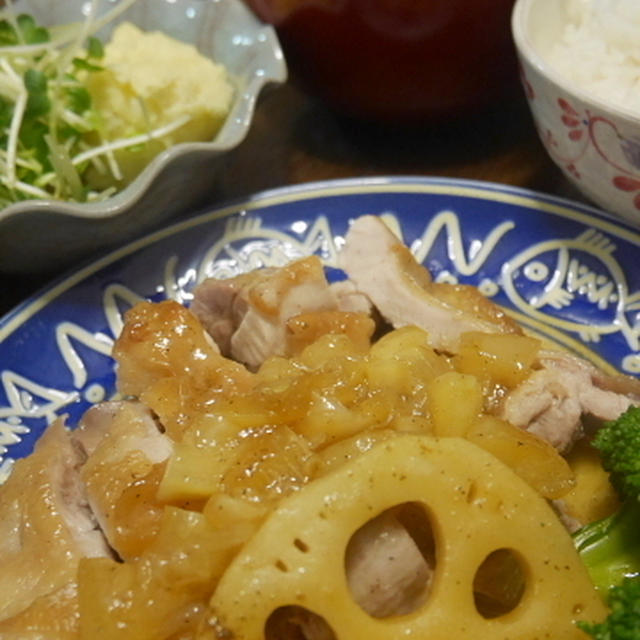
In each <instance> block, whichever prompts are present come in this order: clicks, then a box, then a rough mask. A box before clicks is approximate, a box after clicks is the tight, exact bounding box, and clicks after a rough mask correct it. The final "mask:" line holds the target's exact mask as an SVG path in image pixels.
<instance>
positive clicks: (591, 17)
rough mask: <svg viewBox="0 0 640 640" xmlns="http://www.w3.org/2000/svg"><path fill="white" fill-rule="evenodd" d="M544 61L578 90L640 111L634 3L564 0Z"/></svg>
mask: <svg viewBox="0 0 640 640" xmlns="http://www.w3.org/2000/svg"><path fill="white" fill-rule="evenodd" d="M565 1H566V8H567V14H568V17H569V22H568V23H567V25H566V27H565V29H564V32H563V34H562V39H561V40H560V42H558V43H556V45H555V46H554V47H553V48H552V50H551V52H550V55H549V62H550V63H551V65H552V66H553V67H555V68H556V70H557V71H558V72H559V73H561V74H562V75H563V76H565V77H566V78H567V79H569V80H571V81H572V82H574V83H575V84H576V85H578V86H580V87H581V88H582V89H583V90H584V91H587V92H589V93H591V94H593V95H594V96H596V97H599V98H600V99H602V100H604V101H606V102H608V103H612V104H615V105H617V106H620V107H624V108H627V109H632V110H634V111H638V112H640V0H565Z"/></svg>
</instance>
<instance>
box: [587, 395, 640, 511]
mask: <svg viewBox="0 0 640 640" xmlns="http://www.w3.org/2000/svg"><path fill="white" fill-rule="evenodd" d="M593 446H594V447H596V449H598V450H599V451H600V453H601V454H602V466H603V467H604V469H605V471H608V472H609V474H610V478H611V483H612V484H613V486H614V487H615V488H616V489H617V490H618V492H619V493H620V495H621V496H622V497H623V498H630V499H636V500H638V499H640V407H631V408H630V409H627V411H625V412H624V413H623V414H622V415H621V416H620V417H619V418H618V419H617V420H612V421H611V422H606V423H605V424H604V425H603V426H602V428H601V429H600V430H599V431H598V433H597V434H596V436H595V438H594V439H593Z"/></svg>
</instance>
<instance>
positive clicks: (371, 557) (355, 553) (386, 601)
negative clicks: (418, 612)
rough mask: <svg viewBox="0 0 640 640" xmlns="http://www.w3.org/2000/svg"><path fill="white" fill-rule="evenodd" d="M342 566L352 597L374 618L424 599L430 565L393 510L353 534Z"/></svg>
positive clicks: (404, 609)
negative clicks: (343, 566)
mask: <svg viewBox="0 0 640 640" xmlns="http://www.w3.org/2000/svg"><path fill="white" fill-rule="evenodd" d="M345 569H346V574H347V582H348V584H349V589H350V591H351V594H352V595H353V598H354V600H355V601H356V602H357V603H358V604H359V605H360V606H361V607H362V608H363V609H364V610H365V611H366V612H367V613H369V614H370V615H372V616H374V617H375V618H384V617H387V616H391V615H402V614H404V613H409V612H411V611H413V610H415V609H416V608H417V607H418V606H419V605H420V604H421V603H422V602H424V601H425V600H426V598H427V596H428V593H429V588H430V583H431V578H432V576H433V567H432V566H431V565H430V564H429V563H428V562H427V560H426V559H425V558H424V556H423V555H422V553H421V551H420V549H419V548H418V545H417V544H416V542H415V541H414V539H413V538H412V537H411V535H410V534H409V532H408V530H407V528H406V527H405V526H404V524H403V523H402V522H400V520H399V519H398V517H397V516H396V514H395V512H393V511H386V512H384V513H382V514H380V515H379V516H378V517H376V518H374V519H373V520H370V521H369V522H368V523H367V524H366V525H364V526H363V527H362V528H361V529H359V530H358V531H357V532H356V533H355V534H354V535H353V537H352V538H351V540H350V542H349V545H348V546H347V552H346V556H345Z"/></svg>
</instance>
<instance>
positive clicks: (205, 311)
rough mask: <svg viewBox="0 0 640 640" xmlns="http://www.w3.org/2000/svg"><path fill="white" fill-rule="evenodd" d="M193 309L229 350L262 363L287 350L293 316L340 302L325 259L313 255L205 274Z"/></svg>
mask: <svg viewBox="0 0 640 640" xmlns="http://www.w3.org/2000/svg"><path fill="white" fill-rule="evenodd" d="M343 295H346V292H345V293H343ZM351 295H355V294H354V293H353V292H351ZM359 301H360V304H362V300H361V299H359ZM353 304H355V302H354V303H353ZM191 309H192V311H193V313H194V314H195V315H196V316H197V317H198V318H199V319H200V321H201V323H202V324H203V326H204V327H205V328H207V330H208V332H209V333H210V335H211V336H212V337H213V338H214V340H215V341H216V343H217V344H218V346H219V347H220V350H221V352H222V353H223V354H224V355H227V356H229V357H231V358H233V359H234V360H238V361H239V362H243V363H244V364H246V365H247V366H248V367H249V368H250V369H256V368H257V367H259V366H260V365H261V364H262V363H263V362H264V361H265V360H266V359H267V358H268V357H269V356H273V355H279V356H284V355H286V354H287V321H288V320H289V319H291V318H292V317H294V316H297V315H299V314H302V313H309V312H313V311H335V310H338V309H339V306H338V298H337V296H336V294H335V293H334V291H333V290H332V289H331V287H330V286H329V283H328V282H327V279H326V277H325V275H324V270H323V268H322V264H321V262H320V259H319V258H318V257H317V256H311V257H309V258H304V259H302V260H297V261H295V262H292V263H291V264H289V265H287V266H285V267H282V268H281V269H262V270H260V271H255V272H253V273H251V274H246V275H240V276H238V277H236V278H232V279H230V280H215V279H209V280H205V281H204V282H203V283H201V284H200V285H199V286H198V287H197V288H196V289H195V291H194V299H193V302H192V304H191Z"/></svg>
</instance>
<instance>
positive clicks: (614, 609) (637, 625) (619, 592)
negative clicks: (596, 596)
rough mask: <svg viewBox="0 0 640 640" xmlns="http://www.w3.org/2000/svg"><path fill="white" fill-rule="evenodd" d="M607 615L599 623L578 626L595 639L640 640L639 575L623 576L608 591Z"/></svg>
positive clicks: (579, 624) (581, 623)
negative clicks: (618, 582) (608, 611)
mask: <svg viewBox="0 0 640 640" xmlns="http://www.w3.org/2000/svg"><path fill="white" fill-rule="evenodd" d="M609 607H610V608H611V613H610V614H609V617H608V618H607V619H606V620H605V621H604V622H601V623H599V624H589V623H588V622H579V623H578V626H579V627H580V628H581V629H582V630H583V631H585V632H586V633H588V634H589V635H590V636H592V637H593V638H595V640H640V577H635V578H625V579H624V580H623V581H622V583H621V584H620V585H619V586H617V587H612V588H611V591H610V593H609Z"/></svg>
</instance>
